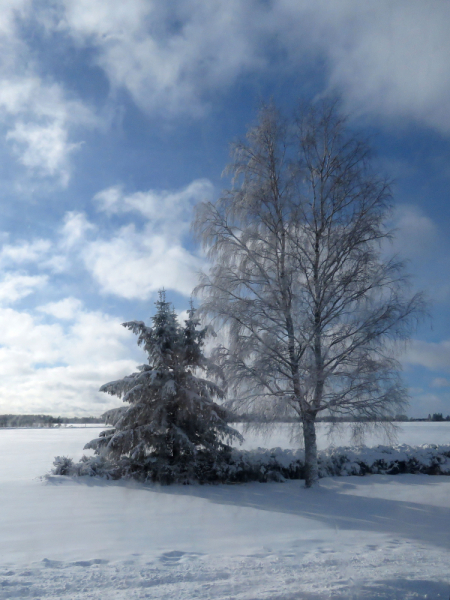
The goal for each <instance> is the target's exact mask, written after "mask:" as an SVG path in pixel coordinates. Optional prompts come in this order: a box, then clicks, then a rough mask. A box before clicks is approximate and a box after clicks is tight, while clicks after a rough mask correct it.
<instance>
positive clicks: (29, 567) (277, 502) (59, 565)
mask: <svg viewBox="0 0 450 600" xmlns="http://www.w3.org/2000/svg"><path fill="white" fill-rule="evenodd" d="M323 429H324V428H321V431H320V434H319V446H320V447H322V448H323V447H325V446H326V444H327V443H329V442H328V440H327V438H326V436H325V433H324V431H323ZM96 433H97V430H96V429H95V428H84V427H82V428H73V429H70V428H66V429H35V430H33V429H27V430H11V429H10V430H0V451H1V456H2V461H0V506H1V510H0V599H12V598H39V599H41V600H43V599H44V598H45V599H47V598H55V599H56V598H58V599H64V600H69V599H70V600H72V599H73V600H77V599H81V598H83V599H85V598H86V599H87V598H91V599H96V600H100V599H102V600H103V599H105V598H107V599H113V600H114V599H122V598H123V599H125V598H126V599H127V600H128V599H129V600H131V599H135V598H136V599H137V598H152V599H163V598H167V599H183V600H188V599H189V600H190V599H195V598H198V599H205V600H206V599H208V600H209V599H211V600H216V599H219V598H220V599H227V600H232V599H234V600H302V599H304V600H313V599H317V600H319V599H320V600H325V599H327V600H328V599H340V598H346V599H353V600H356V599H360V598H361V599H372V598H373V599H385V600H391V599H394V598H395V599H398V600H400V599H402V600H403V599H408V598H428V599H437V598H445V600H448V598H449V596H450V554H449V551H450V478H448V477H443V476H426V475H397V476H392V475H391V476H381V475H372V476H366V477H363V478H358V477H342V478H326V479H322V480H321V482H320V487H319V488H318V489H315V490H305V489H304V488H303V482H301V481H290V482H287V483H283V484H277V483H270V484H258V483H253V484H245V485H234V486H225V485H220V486H171V487H159V486H142V485H139V484H136V483H126V484H125V483H123V482H106V481H98V480H94V479H89V478H80V479H77V480H70V479H65V478H51V479H50V480H48V481H46V480H42V479H40V476H41V475H43V474H44V473H46V472H47V471H48V470H49V469H50V467H51V463H52V461H53V457H54V456H55V455H68V456H72V457H73V458H79V457H80V456H81V454H82V447H83V445H84V444H85V443H86V442H87V441H89V440H90V439H92V438H93V437H95V436H96ZM346 435H347V434H346V433H345V432H344V433H343V434H342V435H341V437H340V438H336V439H334V440H333V443H334V444H335V445H344V444H348V437H346ZM398 441H399V442H400V443H407V444H411V445H416V444H420V443H438V444H439V443H440V444H448V443H450V423H442V424H441V423H407V424H403V425H402V430H401V432H400V435H399V440H398ZM367 443H368V444H376V443H384V440H383V439H378V440H377V439H368V440H367ZM262 445H264V446H282V447H292V444H289V441H288V440H287V439H286V429H285V428H283V427H280V428H279V429H278V431H276V432H275V433H274V434H273V435H272V436H271V437H270V438H269V439H268V440H265V439H264V438H261V436H259V437H258V436H255V435H251V436H250V435H249V436H248V439H247V441H246V445H245V447H247V448H249V447H255V446H262Z"/></svg>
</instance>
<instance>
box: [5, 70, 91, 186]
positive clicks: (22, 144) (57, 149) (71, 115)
mask: <svg viewBox="0 0 450 600" xmlns="http://www.w3.org/2000/svg"><path fill="white" fill-rule="evenodd" d="M0 114H2V117H3V122H4V123H5V125H6V130H7V132H6V140H7V141H8V142H10V143H11V145H12V148H13V151H14V153H15V154H16V155H17V157H18V159H19V161H20V162H21V163H22V164H23V165H24V166H25V167H27V168H28V170H29V171H30V172H31V173H33V174H35V175H38V176H44V177H55V178H58V179H59V180H60V182H61V184H62V185H64V186H65V185H67V183H68V181H69V178H70V157H71V154H72V153H73V152H74V151H75V150H77V149H78V148H79V147H80V144H81V142H72V141H71V140H70V131H71V128H73V127H74V126H75V127H76V126H80V125H83V126H94V125H95V118H94V115H93V113H92V111H91V110H90V109H89V108H88V107H86V106H85V105H84V104H83V103H82V102H81V101H80V100H73V99H68V98H66V95H65V93H64V90H63V89H62V88H61V86H60V85H58V84H55V83H53V84H45V83H44V82H43V81H42V80H41V79H40V78H38V77H36V76H34V77H31V76H29V77H22V78H14V79H8V78H3V80H2V86H1V90H0Z"/></svg>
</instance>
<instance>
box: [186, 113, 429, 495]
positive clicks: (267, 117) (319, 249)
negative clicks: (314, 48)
mask: <svg viewBox="0 0 450 600" xmlns="http://www.w3.org/2000/svg"><path fill="white" fill-rule="evenodd" d="M227 171H228V173H231V174H232V176H233V179H232V181H233V185H232V188H231V189H229V190H228V191H225V192H224V193H223V194H222V196H221V197H220V198H219V199H218V200H217V201H216V202H204V203H202V204H200V205H199V206H198V209H197V214H196V220H195V223H194V230H195V232H196V234H197V236H198V238H199V239H201V240H202V242H203V244H204V247H205V248H206V249H207V251H208V255H209V258H210V259H211V261H212V267H211V269H210V271H209V273H206V274H203V275H202V276H201V282H200V284H199V286H198V288H197V291H198V292H200V293H201V294H202V298H203V302H202V306H201V311H202V313H203V314H204V315H207V316H209V317H210V318H213V319H214V320H215V322H216V323H218V324H219V325H221V326H223V327H224V328H225V329H226V332H227V339H228V342H227V345H226V347H225V346H221V347H219V348H217V349H216V351H215V352H216V356H215V360H218V361H219V363H220V365H221V367H222V369H223V371H224V373H225V374H226V377H227V380H228V384H229V393H230V395H231V396H232V399H231V403H232V404H233V406H234V408H239V409H240V410H241V411H242V410H246V411H249V410H250V411H255V412H258V413H259V414H262V415H264V416H265V418H266V419H271V418H274V417H276V416H278V417H279V416H280V415H286V416H288V415H291V416H292V415H295V416H296V417H297V418H298V420H299V422H300V423H301V424H302V428H303V437H304V445H305V467H306V468H305V471H306V474H305V479H306V481H305V484H306V486H307V487H310V486H311V485H313V484H314V483H316V482H317V480H318V463H317V445H316V433H315V422H316V417H317V415H318V414H319V413H322V414H328V415H332V416H349V417H352V418H355V419H359V420H361V419H366V420H380V419H382V418H389V417H390V416H393V415H394V414H396V413H397V412H400V411H401V410H402V409H404V406H405V404H406V403H407V392H406V389H405V386H404V385H403V383H402V380H401V377H400V374H399V364H398V361H397V360H396V358H395V352H394V349H395V343H396V342H399V341H402V340H407V339H408V337H409V335H410V333H411V331H412V329H413V328H414V326H415V324H416V321H417V318H418V317H419V316H420V315H421V314H422V312H423V310H424V299H423V296H422V294H415V295H410V294H408V285H407V283H408V282H407V276H406V275H405V269H404V264H403V262H402V261H400V260H399V259H397V258H396V257H393V258H390V259H386V258H385V255H384V251H383V248H382V246H383V242H384V241H385V240H387V239H388V238H389V237H390V235H391V234H390V232H389V231H388V230H387V229H386V227H385V224H386V221H387V219H388V217H389V215H390V211H391V208H392V197H391V189H390V185H389V182H387V181H386V180H385V179H383V178H382V177H379V176H378V175H377V173H376V172H375V170H374V169H373V161H372V160H371V153H370V149H369V148H368V146H367V144H366V143H364V141H362V140H361V139H359V137H358V136H357V135H355V134H354V133H352V132H351V131H350V129H349V127H348V125H347V123H346V119H345V118H343V117H341V116H340V115H339V113H338V111H337V108H336V104H335V103H334V102H330V101H322V102H320V103H318V104H316V105H313V106H312V107H309V108H307V109H306V110H305V111H303V113H302V114H301V115H300V116H298V117H297V118H295V119H293V120H291V121H285V120H284V119H283V118H282V117H281V116H280V114H279V113H278V111H277V109H276V108H275V107H274V106H273V105H269V106H266V107H264V108H263V109H262V110H261V111H260V114H259V118H258V121H257V124H256V125H255V126H254V127H252V128H251V129H250V130H249V131H248V134H247V139H246V141H245V142H241V143H237V144H235V145H234V146H233V148H232V162H231V164H230V165H229V167H228V169H227ZM384 245H385V244H384ZM233 395H234V399H233Z"/></svg>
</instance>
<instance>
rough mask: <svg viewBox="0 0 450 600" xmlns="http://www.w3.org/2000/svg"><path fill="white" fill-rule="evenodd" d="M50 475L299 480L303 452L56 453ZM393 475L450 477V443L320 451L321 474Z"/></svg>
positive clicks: (166, 480)
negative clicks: (187, 459)
mask: <svg viewBox="0 0 450 600" xmlns="http://www.w3.org/2000/svg"><path fill="white" fill-rule="evenodd" d="M53 464H54V469H53V470H52V473H53V474H54V475H67V476H100V477H106V478H107V479H121V478H133V479H138V480H140V481H158V482H161V483H167V484H168V483H190V482H195V481H197V482H200V483H239V482H246V481H261V482H266V481H283V480H285V479H303V477H304V452H303V451H302V450H283V449H281V448H272V449H270V450H268V449H266V448H258V449H256V450H249V451H242V450H237V449H233V450H232V452H231V453H228V454H223V455H221V456H219V457H218V458H216V459H215V460H212V459H211V458H208V456H207V455H202V454H201V453H199V454H198V457H197V460H196V462H195V463H194V464H190V465H172V466H167V465H161V464H159V463H158V461H156V460H155V459H153V460H152V459H147V460H144V461H140V462H137V461H132V460H130V459H127V458H122V459H121V460H120V461H118V462H116V463H114V464H111V463H109V462H108V461H107V460H106V459H105V458H103V457H102V456H93V457H86V456H83V458H82V459H81V460H80V462H78V463H74V462H73V461H72V460H71V459H70V458H67V457H59V456H58V457H56V459H55V461H54V463H53ZM369 473H378V474H388V475H397V474H398V473H424V474H427V475H450V445H445V446H436V445H433V444H425V445H423V446H416V447H414V446H408V445H406V444H403V445H399V446H393V447H392V446H377V447H376V448H366V447H340V448H328V449H326V450H322V451H321V452H319V475H320V477H330V476H337V475H366V474H369Z"/></svg>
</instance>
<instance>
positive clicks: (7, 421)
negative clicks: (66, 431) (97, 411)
mask: <svg viewBox="0 0 450 600" xmlns="http://www.w3.org/2000/svg"><path fill="white" fill-rule="evenodd" d="M104 422H105V421H104V419H102V417H52V416H51V415H0V427H58V426H59V425H65V424H68V423H70V424H72V425H87V424H89V423H104Z"/></svg>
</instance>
